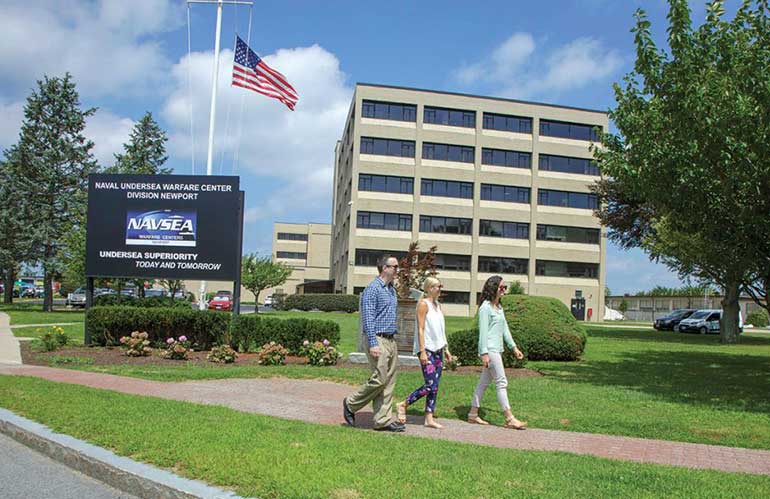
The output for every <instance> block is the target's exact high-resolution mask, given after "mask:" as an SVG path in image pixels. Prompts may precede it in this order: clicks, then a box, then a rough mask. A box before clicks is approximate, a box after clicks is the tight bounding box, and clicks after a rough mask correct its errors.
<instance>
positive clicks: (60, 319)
mask: <svg viewBox="0 0 770 499" xmlns="http://www.w3.org/2000/svg"><path fill="white" fill-rule="evenodd" d="M42 308H43V306H42V305H41V304H40V303H13V304H12V305H5V304H0V312H5V313H6V314H8V316H9V317H10V318H11V324H12V325H20V324H54V323H64V322H84V321H85V313H84V312H83V311H82V310H68V309H56V310H54V311H53V312H43V311H42Z"/></svg>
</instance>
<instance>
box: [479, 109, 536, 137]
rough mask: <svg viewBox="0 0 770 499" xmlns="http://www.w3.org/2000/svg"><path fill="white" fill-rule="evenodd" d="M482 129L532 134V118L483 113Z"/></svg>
mask: <svg viewBox="0 0 770 499" xmlns="http://www.w3.org/2000/svg"><path fill="white" fill-rule="evenodd" d="M483 127H484V128H485V129H487V130H500V131H503V132H516V133H529V134H531V133H532V118H522V117H520V116H508V115H505V114H492V113H484V122H483Z"/></svg>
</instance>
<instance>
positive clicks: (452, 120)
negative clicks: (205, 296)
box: [331, 84, 608, 320]
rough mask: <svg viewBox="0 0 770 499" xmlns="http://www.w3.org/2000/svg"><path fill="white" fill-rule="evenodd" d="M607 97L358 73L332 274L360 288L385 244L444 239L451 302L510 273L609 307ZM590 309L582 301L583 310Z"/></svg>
mask: <svg viewBox="0 0 770 499" xmlns="http://www.w3.org/2000/svg"><path fill="white" fill-rule="evenodd" d="M607 126H608V117H607V114H606V113H604V112H601V111H594V110H587V109H577V108H571V107H563V106H554V105H549V104H538V103H532V102H523V101H515V100H508V99H499V98H493V97H481V96H472V95H464V94H456V93H447V92H435V91H430V90H418V89H409V88H399V87H389V86H383V85H370V84H358V85H356V90H355V94H354V96H353V102H352V104H351V106H350V111H349V115H348V119H347V123H346V125H345V129H344V132H343V136H342V138H341V139H340V140H339V141H338V142H337V146H336V149H335V168H334V206H333V214H332V227H333V229H332V251H331V278H332V279H334V282H335V290H336V291H337V292H342V293H358V292H360V291H361V290H362V289H363V287H364V286H366V285H367V284H368V282H369V281H371V279H372V278H373V277H374V275H376V269H375V262H376V260H377V258H378V257H379V256H380V255H382V254H384V253H391V254H394V255H396V256H399V255H401V254H403V253H404V252H405V251H406V249H407V247H408V245H409V243H410V242H411V241H415V240H418V241H419V242H420V247H421V249H423V250H424V249H427V248H428V247H430V246H432V245H436V246H437V247H438V250H437V253H438V254H439V257H438V258H437V266H438V269H439V276H438V277H439V278H440V279H441V280H442V282H443V285H444V292H443V295H444V298H443V301H444V304H445V305H446V308H447V309H448V313H450V314H457V315H460V314H463V315H466V314H473V313H475V310H476V301H477V298H478V295H479V293H480V291H481V288H482V287H483V284H484V281H485V280H486V279H487V278H488V277H489V276H490V275H493V274H501V275H502V276H503V277H504V278H505V279H506V280H508V281H519V282H521V284H522V285H523V286H524V288H525V289H526V291H527V292H528V293H529V294H531V295H543V296H553V297H556V298H558V299H560V300H562V301H563V302H564V303H565V304H566V305H567V306H571V305H572V301H573V299H575V298H578V301H577V302H576V303H577V304H578V306H579V304H580V303H581V302H582V300H584V306H585V309H584V312H585V316H586V319H588V318H589V317H588V316H589V314H590V316H591V320H597V318H598V319H600V318H602V317H603V315H604V275H605V265H604V263H605V238H604V237H602V231H601V226H600V224H599V221H598V219H597V218H596V217H594V216H593V211H592V210H593V208H595V207H596V202H597V201H596V197H595V196H594V195H592V194H591V193H590V191H589V186H590V185H591V184H592V183H593V182H594V181H595V180H596V179H598V178H599V171H598V168H597V166H596V165H595V164H594V163H593V162H592V161H591V158H592V153H591V152H590V150H589V146H590V144H591V142H592V141H593V140H597V139H598V137H597V127H598V128H601V129H606V127H607ZM579 311H580V310H579V309H578V312H579Z"/></svg>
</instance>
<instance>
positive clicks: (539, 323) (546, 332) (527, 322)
mask: <svg viewBox="0 0 770 499" xmlns="http://www.w3.org/2000/svg"><path fill="white" fill-rule="evenodd" d="M503 309H504V310H505V317H506V320H507V321H508V327H509V329H510V330H511V336H513V339H514V341H515V342H516V346H518V347H519V350H521V351H522V353H523V354H524V360H521V361H518V360H516V358H515V357H514V356H513V352H512V351H510V350H508V349H506V351H505V352H504V353H503V364H505V366H506V367H521V366H523V365H524V364H525V363H526V361H527V360H577V359H578V358H579V357H580V355H582V353H583V351H584V350H585V344H586V333H585V330H584V329H583V326H582V325H580V324H579V323H578V322H577V321H576V320H575V318H574V317H572V314H571V313H570V311H569V309H568V308H567V306H566V305H564V304H563V303H562V302H560V301H559V300H557V299H555V298H548V297H544V296H528V295H508V296H505V297H503ZM478 334H479V333H478V329H469V330H464V331H456V332H455V333H452V334H450V335H449V338H448V341H449V349H450V350H451V351H452V353H453V354H454V355H455V356H456V357H457V359H458V360H459V361H460V362H461V363H462V364H464V365H480V364H481V359H480V358H479V356H478V340H479V338H478Z"/></svg>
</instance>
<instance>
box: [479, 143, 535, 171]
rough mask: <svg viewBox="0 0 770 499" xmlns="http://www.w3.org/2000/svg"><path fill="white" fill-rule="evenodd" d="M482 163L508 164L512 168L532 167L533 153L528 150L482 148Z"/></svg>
mask: <svg viewBox="0 0 770 499" xmlns="http://www.w3.org/2000/svg"><path fill="white" fill-rule="evenodd" d="M481 164H482V165H493V166H508V167H511V168H531V167H532V155H531V154H530V153H528V152H519V151H506V150H503V149H490V148H488V147H484V148H483V149H481Z"/></svg>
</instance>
